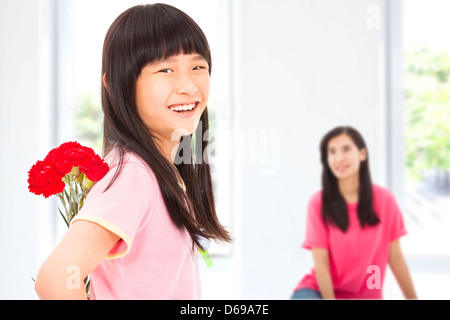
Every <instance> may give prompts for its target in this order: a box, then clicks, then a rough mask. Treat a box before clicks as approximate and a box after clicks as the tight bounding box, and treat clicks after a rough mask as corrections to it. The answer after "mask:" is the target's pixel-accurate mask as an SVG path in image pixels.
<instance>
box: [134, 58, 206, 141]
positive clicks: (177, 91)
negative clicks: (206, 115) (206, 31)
mask: <svg viewBox="0 0 450 320" xmlns="http://www.w3.org/2000/svg"><path fill="white" fill-rule="evenodd" d="M208 70H209V66H208V63H207V61H206V60H205V59H204V58H203V56H201V55H199V54H188V55H186V54H180V55H177V56H171V57H169V58H167V59H165V60H161V61H157V62H155V63H151V64H149V65H147V66H145V67H144V68H143V69H142V71H141V74H140V75H139V77H138V79H137V81H136V106H137V111H138V114H139V116H140V118H141V119H142V121H143V122H144V124H145V125H146V126H147V128H148V129H149V130H150V131H151V133H152V134H153V135H155V136H156V137H157V138H162V139H163V140H172V141H179V139H180V137H181V136H182V135H188V134H192V133H194V131H195V129H196V126H197V124H198V121H199V120H200V116H201V115H202V113H203V111H204V110H205V107H206V103H207V101H208V98H209V81H210V77H209V72H208Z"/></svg>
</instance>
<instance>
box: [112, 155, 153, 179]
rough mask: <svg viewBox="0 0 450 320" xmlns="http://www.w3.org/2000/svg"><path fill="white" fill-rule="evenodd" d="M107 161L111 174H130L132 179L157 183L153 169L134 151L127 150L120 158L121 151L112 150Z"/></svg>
mask: <svg viewBox="0 0 450 320" xmlns="http://www.w3.org/2000/svg"><path fill="white" fill-rule="evenodd" d="M105 161H106V162H107V163H108V165H109V168H110V171H109V173H110V176H111V177H114V176H115V175H116V174H117V175H124V176H128V178H129V179H131V180H139V181H141V182H142V180H145V181H148V182H149V183H151V184H154V185H157V183H156V181H157V179H156V176H155V174H154V173H153V170H152V169H151V168H150V167H149V166H148V164H147V163H145V162H144V160H142V159H141V158H140V157H139V156H138V155H136V154H135V153H134V152H129V151H128V152H125V153H124V155H123V158H122V161H121V159H120V155H119V152H117V151H114V150H113V151H111V152H110V153H109V154H108V155H107V156H106V157H105Z"/></svg>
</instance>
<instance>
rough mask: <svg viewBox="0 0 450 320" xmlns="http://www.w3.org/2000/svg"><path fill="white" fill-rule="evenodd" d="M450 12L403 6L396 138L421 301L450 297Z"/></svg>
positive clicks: (408, 244)
mask: <svg viewBox="0 0 450 320" xmlns="http://www.w3.org/2000/svg"><path fill="white" fill-rule="evenodd" d="M448 10H450V3H448V1H446V0H432V1H426V2H425V1H420V0H407V1H403V8H402V17H403V33H402V37H403V53H402V57H403V78H402V80H403V93H404V95H403V99H404V109H403V117H404V120H403V132H401V131H400V130H397V132H396V133H394V134H395V135H399V136H403V146H404V148H403V154H404V168H405V171H404V175H405V179H404V180H405V181H404V184H403V185H404V197H403V199H404V208H403V212H404V217H405V222H406V227H407V229H408V233H409V235H408V236H407V237H405V239H404V240H403V241H402V244H403V250H404V252H405V256H406V258H407V260H408V264H409V267H410V271H411V273H412V276H413V281H414V284H415V287H416V291H417V294H418V296H419V298H422V299H449V298H450V295H449V293H448V291H447V290H446V288H447V287H448V285H450V271H449V270H450V249H449V247H448V243H450V237H449V233H448V230H449V229H450V219H449V215H448V213H449V209H450V162H449V159H450V143H449V141H450V139H449V138H450V127H449V125H448V124H449V123H450V42H449V41H448V36H447V35H446V30H449V28H450V22H449V21H448V19H447V18H446V12H448ZM419 21H420V23H418V22H419ZM394 130H396V129H394ZM438 284H439V285H438ZM397 295H398V297H401V293H400V292H398V293H397V294H395V293H394V294H393V296H394V297H395V296H397Z"/></svg>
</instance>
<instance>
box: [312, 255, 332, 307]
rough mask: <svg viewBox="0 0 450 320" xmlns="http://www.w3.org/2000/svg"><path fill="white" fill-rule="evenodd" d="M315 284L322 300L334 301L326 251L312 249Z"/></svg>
mask: <svg viewBox="0 0 450 320" xmlns="http://www.w3.org/2000/svg"><path fill="white" fill-rule="evenodd" d="M312 254H313V258H314V266H315V270H316V278H317V284H318V285H319V290H320V294H321V295H322V298H323V299H334V298H335V296H334V289H333V281H332V279H331V273H330V258H329V254H328V250H327V249H322V248H313V249H312Z"/></svg>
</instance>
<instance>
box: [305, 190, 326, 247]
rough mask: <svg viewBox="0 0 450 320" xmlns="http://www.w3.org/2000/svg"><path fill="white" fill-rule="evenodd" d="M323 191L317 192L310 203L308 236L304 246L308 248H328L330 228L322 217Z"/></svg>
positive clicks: (307, 222)
mask: <svg viewBox="0 0 450 320" xmlns="http://www.w3.org/2000/svg"><path fill="white" fill-rule="evenodd" d="M321 202H322V199H321V193H317V194H315V195H314V196H313V197H311V199H310V200H309V203H308V211H307V220H306V236H305V241H304V242H303V245H302V246H303V247H304V248H306V249H309V250H311V249H313V248H324V249H328V229H327V226H326V225H325V223H324V222H323V219H322V212H321Z"/></svg>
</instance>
